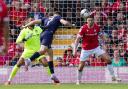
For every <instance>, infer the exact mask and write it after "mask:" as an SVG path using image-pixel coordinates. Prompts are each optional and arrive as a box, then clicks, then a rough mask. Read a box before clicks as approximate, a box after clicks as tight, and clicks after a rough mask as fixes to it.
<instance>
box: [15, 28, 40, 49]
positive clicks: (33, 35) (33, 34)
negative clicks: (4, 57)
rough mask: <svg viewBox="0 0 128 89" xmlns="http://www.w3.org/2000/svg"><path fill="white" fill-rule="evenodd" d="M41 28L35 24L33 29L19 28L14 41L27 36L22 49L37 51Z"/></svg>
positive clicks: (21, 39) (19, 40)
mask: <svg viewBox="0 0 128 89" xmlns="http://www.w3.org/2000/svg"><path fill="white" fill-rule="evenodd" d="M41 32H42V29H41V28H40V27H39V26H35V27H34V29H33V30H31V29H29V28H24V29H23V30H21V32H20V34H19V36H18V38H17V40H16V43H20V42H22V41H23V39H24V38H26V37H28V36H29V37H28V39H27V40H26V41H25V42H24V51H25V50H29V51H34V50H36V51H38V50H39V49H40V33H41Z"/></svg>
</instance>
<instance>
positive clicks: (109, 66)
mask: <svg viewBox="0 0 128 89" xmlns="http://www.w3.org/2000/svg"><path fill="white" fill-rule="evenodd" d="M95 54H96V55H97V56H98V57H100V58H102V59H103V60H105V61H106V63H107V69H108V71H109V72H110V75H111V76H112V80H113V81H116V77H115V73H114V69H113V66H112V61H111V58H110V56H109V55H108V54H107V53H105V51H104V50H103V49H102V48H101V47H100V46H99V47H97V48H96V49H95Z"/></svg>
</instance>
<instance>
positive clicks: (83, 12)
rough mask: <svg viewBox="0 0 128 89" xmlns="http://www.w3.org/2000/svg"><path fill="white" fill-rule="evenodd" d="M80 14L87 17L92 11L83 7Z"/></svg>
mask: <svg viewBox="0 0 128 89" xmlns="http://www.w3.org/2000/svg"><path fill="white" fill-rule="evenodd" d="M80 15H81V17H83V18H85V17H88V16H89V15H90V12H89V10H87V9H83V10H81V12H80Z"/></svg>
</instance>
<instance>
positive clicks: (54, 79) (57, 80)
mask: <svg viewBox="0 0 128 89" xmlns="http://www.w3.org/2000/svg"><path fill="white" fill-rule="evenodd" d="M51 80H53V82H54V84H59V83H60V81H59V79H58V78H57V77H56V76H55V75H53V76H51Z"/></svg>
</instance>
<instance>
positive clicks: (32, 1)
mask: <svg viewBox="0 0 128 89" xmlns="http://www.w3.org/2000/svg"><path fill="white" fill-rule="evenodd" d="M4 1H6V3H7V6H8V12H9V13H8V14H9V17H10V23H9V25H10V29H9V30H10V42H9V50H8V54H7V55H5V56H0V66H14V65H15V64H16V62H17V60H18V59H19V57H20V56H21V53H22V52H23V47H22V46H21V45H16V43H15V41H16V38H17V36H18V34H19V32H20V27H21V26H22V25H23V24H24V23H25V21H27V20H28V21H30V20H31V19H41V18H43V17H46V16H47V15H48V13H49V12H50V13H53V12H55V11H60V12H61V15H62V17H63V18H64V19H65V20H68V21H70V22H71V23H73V24H75V25H76V27H75V28H71V27H65V26H61V27H60V28H59V30H58V31H57V32H56V34H55V36H54V40H53V44H52V47H53V52H54V60H55V66H67V67H68V68H69V69H70V67H72V66H78V64H79V56H80V51H81V43H80V45H79V47H78V51H77V56H76V57H73V56H72V46H73V43H74V40H75V38H76V34H77V33H78V31H79V28H80V27H81V26H82V25H83V24H84V23H85V21H84V19H83V18H82V17H81V16H80V11H81V10H82V9H84V8H86V9H88V10H90V11H91V12H93V14H94V20H95V22H96V23H97V24H98V25H99V26H100V28H101V29H102V31H103V32H104V34H105V36H106V38H107V41H102V40H100V39H99V40H100V45H101V46H102V48H103V49H104V50H105V51H106V52H107V53H108V54H109V55H110V56H111V59H112V64H113V65H114V66H120V67H121V66H127V65H128V29H127V28H128V25H127V24H128V0H4ZM86 64H87V66H89V67H91V68H92V67H93V68H94V69H95V68H96V67H94V66H106V63H105V61H103V59H97V58H96V57H95V55H90V57H89V58H88V60H87V62H86ZM74 68H75V67H74ZM99 68H101V69H97V68H96V69H95V70H98V71H100V72H102V73H101V74H104V73H105V72H104V69H102V67H99ZM103 68H104V67H103ZM60 69H61V68H60ZM64 69H66V68H64ZM58 70H59V68H58ZM73 70H74V69H73ZM90 70H91V69H90ZM0 71H3V70H0ZM87 71H89V70H87ZM119 71H120V73H123V74H124V75H122V76H123V77H124V78H125V77H128V76H126V75H125V74H127V72H126V71H125V72H122V71H121V69H120V70H119ZM39 72H40V71H39ZM85 73H86V72H85ZM87 73H88V72H87ZM87 73H86V75H88V74H87ZM91 73H92V71H90V72H89V74H91ZM95 73H97V72H95ZM95 73H94V74H95ZM94 74H93V75H94ZM3 75H5V74H4V73H3ZM60 76H61V75H60ZM67 76H70V74H68V75H67ZM104 76H105V75H104ZM6 77H7V76H6ZM20 77H22V76H20ZM94 77H97V76H94ZM102 77H103V76H101V77H100V76H98V78H96V81H97V82H99V81H100V82H103V81H105V80H102ZM61 79H62V80H63V78H61ZM66 79H68V78H66ZM83 79H87V78H83ZM91 79H92V81H93V79H94V81H95V78H90V80H89V79H88V81H89V82H90V81H91ZM98 79H99V80H98ZM3 81H5V79H3ZM3 81H2V82H3ZM83 81H84V80H83ZM127 81H128V80H127ZM68 82H69V81H68ZM70 82H72V81H71V80H70Z"/></svg>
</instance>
